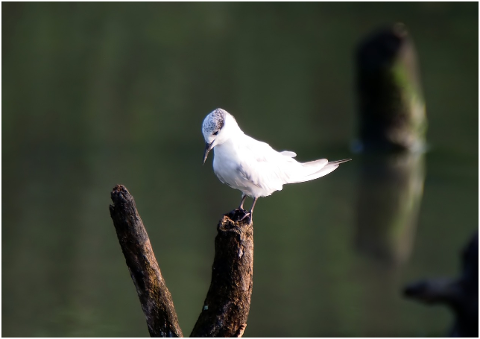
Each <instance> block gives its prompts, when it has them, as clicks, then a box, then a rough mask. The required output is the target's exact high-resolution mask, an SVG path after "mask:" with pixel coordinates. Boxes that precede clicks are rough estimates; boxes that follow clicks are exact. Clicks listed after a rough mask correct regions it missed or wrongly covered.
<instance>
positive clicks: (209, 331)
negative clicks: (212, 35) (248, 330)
mask: <svg viewBox="0 0 480 339" xmlns="http://www.w3.org/2000/svg"><path fill="white" fill-rule="evenodd" d="M242 217H243V212H242V211H241V210H238V209H237V210H234V211H231V212H230V213H228V214H226V215H224V216H223V218H222V219H221V220H220V222H219V224H218V226H217V231H218V234H217V236H216V238H215V258H214V262H213V267H212V281H211V284H210V288H209V290H208V293H207V297H206V299H205V302H204V304H203V308H202V312H201V314H200V316H199V318H198V320H197V323H196V324H195V327H194V329H193V331H192V334H191V336H192V337H241V336H242V335H243V332H244V331H245V327H246V326H247V318H248V313H249V311H250V299H251V296H252V288H253V223H249V222H248V220H247V219H244V220H240V219H241V218H242Z"/></svg>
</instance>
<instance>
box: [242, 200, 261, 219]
mask: <svg viewBox="0 0 480 339" xmlns="http://www.w3.org/2000/svg"><path fill="white" fill-rule="evenodd" d="M257 199H258V198H253V204H252V208H251V209H250V212H246V213H245V215H244V216H243V217H242V219H240V220H239V221H242V220H243V219H245V218H247V217H248V219H249V223H250V222H252V218H253V208H254V207H255V203H256V202H257Z"/></svg>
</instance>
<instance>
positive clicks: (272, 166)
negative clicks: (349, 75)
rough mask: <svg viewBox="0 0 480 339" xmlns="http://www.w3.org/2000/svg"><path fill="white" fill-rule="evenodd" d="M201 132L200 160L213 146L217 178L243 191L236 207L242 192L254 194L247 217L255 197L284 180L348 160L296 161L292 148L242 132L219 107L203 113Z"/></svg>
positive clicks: (279, 186)
mask: <svg viewBox="0 0 480 339" xmlns="http://www.w3.org/2000/svg"><path fill="white" fill-rule="evenodd" d="M202 133H203V136H204V138H205V142H206V147H205V154H204V159H203V162H204V163H205V161H206V159H207V156H208V152H210V150H212V149H213V151H214V159H213V171H214V172H215V174H216V176H217V177H218V179H219V180H220V181H221V182H222V183H224V184H227V185H228V186H230V187H232V188H235V189H238V190H240V191H242V193H243V195H242V201H241V203H240V209H243V202H244V201H245V198H246V196H250V197H252V198H254V202H253V205H252V209H251V210H250V212H249V213H247V214H246V216H247V215H249V216H250V217H251V216H252V213H253V208H254V206H255V203H256V201H257V198H259V197H266V196H269V195H270V194H272V193H273V192H275V191H280V190H282V188H283V185H285V184H292V183H298V182H304V181H309V180H314V179H317V178H320V177H322V176H324V175H327V174H328V173H330V172H332V171H334V170H335V169H336V168H337V167H338V166H339V165H340V164H341V163H343V162H346V161H349V160H351V159H345V160H339V161H333V162H329V161H328V160H327V159H319V160H315V161H310V162H306V163H301V162H298V161H296V160H295V159H294V157H295V156H296V154H295V153H294V152H291V151H283V152H277V151H275V150H274V149H273V148H272V147H270V145H268V144H267V143H265V142H261V141H258V140H255V139H253V138H252V137H250V136H248V135H246V134H245V133H243V131H242V130H241V129H240V127H239V126H238V124H237V121H236V120H235V118H234V117H233V116H232V115H231V114H230V113H228V112H227V111H225V110H223V109H221V108H218V109H216V110H214V111H212V112H211V113H210V114H208V115H207V116H206V117H205V120H204V121H203V125H202Z"/></svg>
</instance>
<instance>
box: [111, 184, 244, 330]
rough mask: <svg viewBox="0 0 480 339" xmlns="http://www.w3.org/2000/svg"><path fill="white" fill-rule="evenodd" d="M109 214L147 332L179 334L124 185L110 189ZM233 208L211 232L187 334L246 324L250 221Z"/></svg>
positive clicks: (173, 313) (164, 289)
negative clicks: (206, 280) (206, 274)
mask: <svg viewBox="0 0 480 339" xmlns="http://www.w3.org/2000/svg"><path fill="white" fill-rule="evenodd" d="M111 197H112V201H113V205H110V215H111V217H112V220H113V224H114V226H115V229H116V232H117V237H118V240H119V243H120V246H121V248H122V252H123V254H124V256H125V259H126V262H127V266H128V269H129V271H130V276H131V277H132V280H133V283H134V285H135V287H136V289H137V294H138V296H139V299H140V303H141V305H142V310H143V312H144V314H145V317H146V321H147V325H148V330H149V332H150V335H151V336H152V337H153V336H162V337H171V336H176V337H181V336H183V334H182V330H181V329H180V326H179V325H178V319H177V314H176V312H175V308H174V305H173V301H172V297H171V295H170V292H169V290H168V288H167V286H166V284H165V281H164V280H163V277H162V274H161V272H160V268H159V266H158V263H157V260H156V259H155V255H154V253H153V250H152V247H151V244H150V240H149V238H148V234H147V232H146V230H145V227H144V226H143V223H142V219H141V218H140V215H139V214H138V212H137V209H136V207H135V201H134V199H133V197H132V196H131V195H130V193H129V192H128V190H127V189H126V188H125V186H122V185H117V186H115V188H114V189H113V191H112V193H111ZM241 217H243V212H242V211H240V210H234V211H232V212H230V213H228V214H226V215H224V216H223V218H222V219H221V220H220V222H219V224H218V226H217V231H218V234H217V236H216V238H215V259H214V263H213V268H212V281H211V285H210V288H209V291H208V293H207V297H206V299H205V302H204V305H203V308H202V312H201V313H200V316H199V318H198V320H197V323H196V324H195V327H194V329H193V331H192V334H191V336H195V337H202V336H209V337H214V336H223V337H241V336H242V335H243V332H244V331H245V328H246V326H247V318H248V313H249V310H250V300H251V295H252V287H253V280H252V278H253V224H248V222H246V221H239V220H240V219H241Z"/></svg>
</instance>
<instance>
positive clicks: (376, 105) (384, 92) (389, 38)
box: [356, 23, 427, 152]
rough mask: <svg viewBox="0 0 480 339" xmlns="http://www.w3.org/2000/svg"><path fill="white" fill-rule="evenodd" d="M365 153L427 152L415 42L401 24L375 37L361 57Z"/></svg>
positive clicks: (361, 143) (360, 146)
mask: <svg viewBox="0 0 480 339" xmlns="http://www.w3.org/2000/svg"><path fill="white" fill-rule="evenodd" d="M356 63H357V67H356V70H357V77H356V88H357V93H358V109H359V131H358V142H359V143H358V145H357V148H358V150H359V151H362V152H369V151H378V150H383V151H385V150H386V151H392V150H393V151H395V150H400V151H402V150H413V149H418V148H421V147H423V145H424V139H425V132H426V127H427V119H426V115H425V103H424V100H423V94H422V90H421V86H420V80H419V75H418V69H417V57H416V52H415V47H414V45H413V42H412V40H411V38H410V36H409V34H408V32H407V30H406V28H405V26H404V25H403V24H401V23H397V24H395V25H393V26H392V27H386V28H382V29H379V30H378V31H375V32H373V33H372V34H371V35H369V36H368V37H367V38H365V39H364V40H363V41H362V42H361V43H360V44H359V46H358V48H357V53H356Z"/></svg>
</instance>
